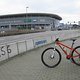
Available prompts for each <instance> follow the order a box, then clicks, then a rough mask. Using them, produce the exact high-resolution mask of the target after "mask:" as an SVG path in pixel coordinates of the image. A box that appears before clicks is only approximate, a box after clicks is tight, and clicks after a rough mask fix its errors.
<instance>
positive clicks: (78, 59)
mask: <svg viewBox="0 0 80 80" xmlns="http://www.w3.org/2000/svg"><path fill="white" fill-rule="evenodd" d="M76 51H77V52H78V53H76ZM71 56H72V61H73V62H74V63H75V64H76V65H78V66H80V46H77V47H76V48H75V49H74V50H73V51H72V54H71Z"/></svg>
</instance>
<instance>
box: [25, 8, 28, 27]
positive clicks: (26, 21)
mask: <svg viewBox="0 0 80 80" xmlns="http://www.w3.org/2000/svg"><path fill="white" fill-rule="evenodd" d="M28 8H29V7H28V6H27V7H26V16H25V18H27V9H28ZM25 21H26V27H27V20H26V19H25Z"/></svg>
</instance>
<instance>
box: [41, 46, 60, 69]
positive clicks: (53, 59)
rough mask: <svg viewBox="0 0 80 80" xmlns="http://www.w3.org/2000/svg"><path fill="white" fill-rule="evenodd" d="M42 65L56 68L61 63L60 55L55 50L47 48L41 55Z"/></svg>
mask: <svg viewBox="0 0 80 80" xmlns="http://www.w3.org/2000/svg"><path fill="white" fill-rule="evenodd" d="M41 60H42V62H43V64H44V65H45V66H47V67H49V68H54V67H56V66H57V65H58V64H59V63H60V61H61V54H60V52H59V51H58V50H57V49H54V48H52V47H51V48H47V49H45V50H44V51H43V53H42V55H41Z"/></svg>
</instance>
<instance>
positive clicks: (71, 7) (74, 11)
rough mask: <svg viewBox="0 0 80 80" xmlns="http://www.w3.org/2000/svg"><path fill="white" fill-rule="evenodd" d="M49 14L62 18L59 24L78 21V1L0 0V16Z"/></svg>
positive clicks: (79, 7) (79, 10) (79, 12)
mask: <svg viewBox="0 0 80 80" xmlns="http://www.w3.org/2000/svg"><path fill="white" fill-rule="evenodd" d="M26 7H29V8H27V12H28V13H51V14H57V15H59V16H61V17H62V18H63V20H62V21H61V22H64V23H67V22H68V21H69V22H71V23H72V22H74V21H76V22H77V21H80V0H0V15H6V14H16V13H25V12H26Z"/></svg>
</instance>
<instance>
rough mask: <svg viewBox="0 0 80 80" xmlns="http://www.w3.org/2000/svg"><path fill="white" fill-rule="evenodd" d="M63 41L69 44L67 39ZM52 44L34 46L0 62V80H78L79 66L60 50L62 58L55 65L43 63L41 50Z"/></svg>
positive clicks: (76, 43)
mask: <svg viewBox="0 0 80 80" xmlns="http://www.w3.org/2000/svg"><path fill="white" fill-rule="evenodd" d="M64 43H66V44H67V45H71V44H70V43H71V41H69V40H68V41H64ZM76 45H80V38H78V39H77V40H76V41H75V46H76ZM53 46H54V44H50V45H46V46H42V47H40V48H36V49H34V50H31V51H28V52H26V53H24V54H22V55H18V56H16V57H14V58H12V59H10V60H8V61H7V62H5V63H3V64H0V80H80V66H76V65H75V64H73V63H71V62H70V60H67V59H66V58H65V57H66V56H65V55H64V54H63V52H62V51H61V54H62V60H61V63H60V64H59V65H58V66H57V67H55V68H47V67H46V66H44V65H43V63H42V62H41V54H42V52H43V50H44V49H46V48H48V47H53Z"/></svg>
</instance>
